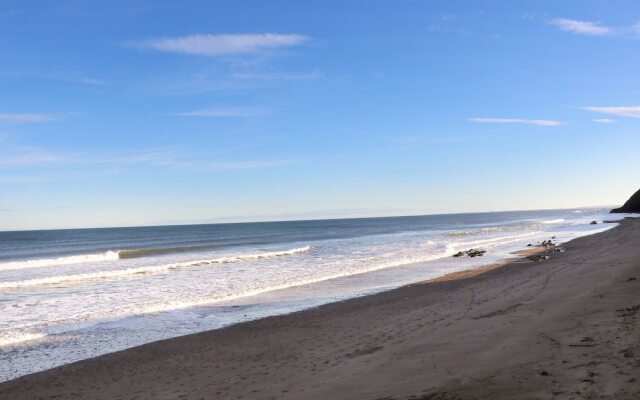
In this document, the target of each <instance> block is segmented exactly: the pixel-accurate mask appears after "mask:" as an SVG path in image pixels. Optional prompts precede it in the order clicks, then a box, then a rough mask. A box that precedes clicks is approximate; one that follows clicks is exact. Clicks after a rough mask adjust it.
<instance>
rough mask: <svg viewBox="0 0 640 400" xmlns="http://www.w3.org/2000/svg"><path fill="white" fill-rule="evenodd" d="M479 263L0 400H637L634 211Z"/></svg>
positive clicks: (85, 367)
mask: <svg viewBox="0 0 640 400" xmlns="http://www.w3.org/2000/svg"><path fill="white" fill-rule="evenodd" d="M565 247H566V249H567V251H566V252H565V253H555V254H552V255H551V258H550V259H549V260H546V261H541V262H536V263H533V262H531V263H523V262H515V263H510V264H508V265H506V266H503V267H501V268H485V270H486V271H485V272H484V273H481V274H476V273H467V274H461V275H459V276H457V278H459V279H441V280H438V281H436V282H426V283H419V284H414V285H410V286H407V287H403V288H400V289H397V290H393V291H389V292H385V293H380V294H376V295H373V296H367V297H362V298H358V299H353V300H348V301H344V302H341V303H335V304H329V305H325V306H322V307H319V308H317V309H312V310H307V311H302V312H298V313H294V314H290V315H286V316H279V317H270V318H265V319H262V320H258V321H254V322H249V323H244V324H239V325H235V326H232V327H229V328H226V329H221V330H217V331H211V332H204V333H200V334H196V335H190V336H185V337H181V338H176V339H171V340H165V341H161V342H156V343H150V344H147V345H144V346H140V347H137V348H133V349H129V350H125V351H122V352H118V353H113V354H108V355H105V356H101V357H97V358H95V359H91V360H86V361H81V362H78V363H75V364H71V365H67V366H63V367H60V368H56V369H53V370H49V371H45V372H42V373H37V374H33V375H30V376H26V377H22V378H19V379H16V380H14V381H10V382H5V383H3V384H0V398H1V399H11V400H20V399H29V400H33V399H53V398H57V399H73V398H78V399H323V400H324V399H371V400H374V399H583V398H587V399H640V329H639V328H640V326H639V324H640V322H639V319H640V318H639V316H640V310H639V308H640V220H625V221H624V222H623V223H622V224H621V225H620V226H619V227H617V228H615V229H613V230H611V231H608V232H605V233H601V234H598V235H593V236H588V237H583V238H580V239H577V240H574V241H572V242H570V243H568V244H566V246H565Z"/></svg>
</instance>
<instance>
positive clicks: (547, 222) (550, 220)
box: [542, 218, 564, 224]
mask: <svg viewBox="0 0 640 400" xmlns="http://www.w3.org/2000/svg"><path fill="white" fill-rule="evenodd" d="M563 222H564V218H557V219H549V220H546V221H542V223H543V224H561V223H563Z"/></svg>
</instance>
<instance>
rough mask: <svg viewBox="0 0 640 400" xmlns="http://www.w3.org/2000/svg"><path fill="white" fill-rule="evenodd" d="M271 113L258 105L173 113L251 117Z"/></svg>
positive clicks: (182, 115) (217, 116) (200, 115)
mask: <svg viewBox="0 0 640 400" xmlns="http://www.w3.org/2000/svg"><path fill="white" fill-rule="evenodd" d="M271 113H272V112H271V110H268V109H265V108H260V107H213V108H206V109H203V110H194V111H186V112H181V113H176V114H174V115H177V116H180V117H209V118H251V117H263V116H267V115H270V114H271Z"/></svg>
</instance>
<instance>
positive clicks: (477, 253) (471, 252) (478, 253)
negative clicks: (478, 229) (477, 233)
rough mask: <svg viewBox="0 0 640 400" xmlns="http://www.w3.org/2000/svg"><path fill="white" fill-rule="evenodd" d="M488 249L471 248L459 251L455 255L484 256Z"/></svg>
mask: <svg viewBox="0 0 640 400" xmlns="http://www.w3.org/2000/svg"><path fill="white" fill-rule="evenodd" d="M486 252H487V251H486V250H478V249H469V250H467V251H459V252H457V253H456V254H454V255H453V256H454V257H464V256H466V257H482V256H483V255H485V253H486Z"/></svg>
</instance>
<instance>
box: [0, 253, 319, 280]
mask: <svg viewBox="0 0 640 400" xmlns="http://www.w3.org/2000/svg"><path fill="white" fill-rule="evenodd" d="M309 250H311V246H304V247H297V248H293V249H289V250H282V251H270V252H261V253H249V254H239V255H236V256H228V257H219V258H212V259H205V260H193V261H186V262H182V263H172V264H163V265H154V266H145V267H131V268H126V269H118V270H112V271H97V272H88V273H84V274H75V275H58V276H49V277H46V278H36V279H27V280H22V281H12V282H0V289H16V288H21V287H29V286H39V285H53V284H58V283H67V282H81V281H87V280H94V279H109V278H120V277H125V276H130V275H146V274H152V273H161V272H168V271H171V270H176V269H181V268H188V267H200V266H205V265H211V264H228V263H236V262H242V261H251V260H260V259H264V258H274V257H283V256H289V255H294V254H299V253H304V252H307V251H309Z"/></svg>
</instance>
